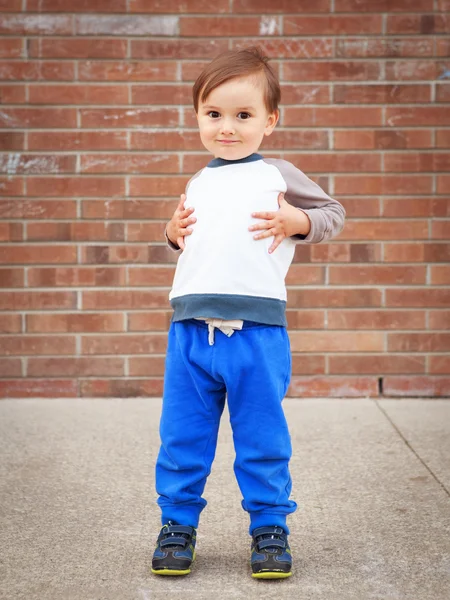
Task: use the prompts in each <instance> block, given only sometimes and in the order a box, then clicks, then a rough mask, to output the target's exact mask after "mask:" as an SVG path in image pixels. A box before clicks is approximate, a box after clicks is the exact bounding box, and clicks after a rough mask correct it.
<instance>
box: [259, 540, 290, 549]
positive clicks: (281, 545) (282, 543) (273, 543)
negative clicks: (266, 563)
mask: <svg viewBox="0 0 450 600" xmlns="http://www.w3.org/2000/svg"><path fill="white" fill-rule="evenodd" d="M271 546H277V547H278V548H286V542H285V541H284V540H278V539H276V538H273V539H267V540H261V541H260V542H258V543H257V547H258V549H259V550H262V549H263V548H270V547H271Z"/></svg>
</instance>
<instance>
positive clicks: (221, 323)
mask: <svg viewBox="0 0 450 600" xmlns="http://www.w3.org/2000/svg"><path fill="white" fill-rule="evenodd" d="M194 318H195V319H197V320H198V321H205V323H207V324H208V343H209V345H210V346H213V345H214V328H217V329H220V331H221V332H222V333H224V334H225V335H226V336H228V337H231V336H232V335H233V333H234V331H235V330H236V329H242V326H243V324H244V321H241V320H240V319H235V320H228V321H226V320H225V319H207V318H206V317H194Z"/></svg>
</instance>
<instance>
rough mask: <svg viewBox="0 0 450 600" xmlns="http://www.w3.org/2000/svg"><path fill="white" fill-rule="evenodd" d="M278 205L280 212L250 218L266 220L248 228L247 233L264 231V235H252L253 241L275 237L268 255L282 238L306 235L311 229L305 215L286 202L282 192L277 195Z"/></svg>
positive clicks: (264, 213) (257, 213)
mask: <svg viewBox="0 0 450 600" xmlns="http://www.w3.org/2000/svg"><path fill="white" fill-rule="evenodd" d="M278 205H279V207H280V210H277V212H256V213H252V217H255V218H256V219H266V220H265V221H263V222H261V223H255V225H251V226H250V227H249V228H248V229H249V231H256V230H257V229H265V230H266V231H264V233H258V234H256V235H254V236H253V239H255V240H261V239H263V238H267V237H272V236H275V239H274V240H273V244H272V245H271V246H270V248H269V254H271V253H272V252H273V251H274V250H275V248H278V246H279V245H280V244H281V242H282V241H283V240H284V238H287V237H291V236H292V235H295V234H297V233H301V234H303V235H307V234H308V233H309V231H310V229H311V223H310V221H309V218H308V216H307V214H306V213H304V212H303V211H302V210H299V209H298V208H295V206H292V205H291V204H289V203H288V202H286V200H285V199H284V194H283V192H280V193H279V194H278Z"/></svg>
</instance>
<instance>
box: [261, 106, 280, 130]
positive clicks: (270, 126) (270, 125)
mask: <svg viewBox="0 0 450 600" xmlns="http://www.w3.org/2000/svg"><path fill="white" fill-rule="evenodd" d="M279 118H280V111H279V110H278V109H277V110H275V111H274V112H273V113H270V114H269V116H268V117H267V124H266V127H265V129H264V135H270V134H271V133H272V131H273V130H274V129H275V125H276V124H277V123H278V119H279Z"/></svg>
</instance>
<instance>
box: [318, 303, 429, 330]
mask: <svg viewBox="0 0 450 600" xmlns="http://www.w3.org/2000/svg"><path fill="white" fill-rule="evenodd" d="M425 317H426V315H425V311H424V310H404V311H401V310H388V309H386V308H383V309H379V310H370V309H364V310H352V311H343V310H329V311H328V329H355V330H358V329H388V330H392V329H425V327H426V320H425Z"/></svg>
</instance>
